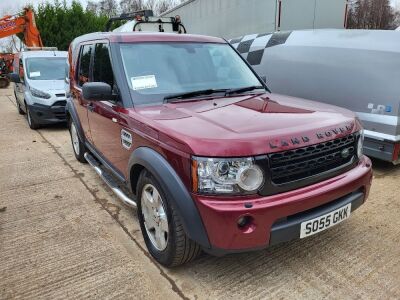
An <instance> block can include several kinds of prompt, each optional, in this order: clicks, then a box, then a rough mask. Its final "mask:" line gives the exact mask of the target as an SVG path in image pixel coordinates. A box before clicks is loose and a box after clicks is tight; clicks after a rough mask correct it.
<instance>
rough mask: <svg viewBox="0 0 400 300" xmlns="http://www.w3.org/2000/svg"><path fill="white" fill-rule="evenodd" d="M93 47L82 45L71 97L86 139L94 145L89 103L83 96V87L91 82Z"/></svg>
mask: <svg viewBox="0 0 400 300" xmlns="http://www.w3.org/2000/svg"><path fill="white" fill-rule="evenodd" d="M92 53H93V45H91V44H87V45H82V46H81V49H80V53H79V59H78V66H77V69H76V70H77V71H76V74H75V76H76V77H75V78H74V83H73V85H72V88H71V97H72V100H73V101H74V106H75V108H76V111H77V113H78V116H79V120H80V122H81V126H82V129H83V132H84V134H85V137H86V139H87V140H88V141H89V142H90V143H93V141H92V137H91V133H90V127H89V120H88V105H89V101H86V100H85V99H84V98H83V96H82V86H83V85H84V84H85V83H86V82H88V81H89V78H90V61H91V59H92Z"/></svg>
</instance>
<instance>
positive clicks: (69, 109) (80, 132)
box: [65, 99, 85, 141]
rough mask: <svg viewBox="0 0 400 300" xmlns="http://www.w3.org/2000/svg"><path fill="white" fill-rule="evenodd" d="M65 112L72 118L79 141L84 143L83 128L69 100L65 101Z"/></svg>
mask: <svg viewBox="0 0 400 300" xmlns="http://www.w3.org/2000/svg"><path fill="white" fill-rule="evenodd" d="M65 112H66V114H69V115H70V117H71V118H72V120H73V122H74V123H75V126H76V129H77V131H78V136H79V138H80V139H81V141H85V134H84V133H83V128H82V125H81V122H80V120H79V117H78V113H77V112H76V108H75V106H74V104H73V102H72V100H71V99H68V100H67V104H66V105H65Z"/></svg>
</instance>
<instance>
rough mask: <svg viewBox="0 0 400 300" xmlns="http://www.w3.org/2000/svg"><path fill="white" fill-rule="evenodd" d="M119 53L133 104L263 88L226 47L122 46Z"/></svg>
mask: <svg viewBox="0 0 400 300" xmlns="http://www.w3.org/2000/svg"><path fill="white" fill-rule="evenodd" d="M120 51H121V56H122V60H123V65H124V71H125V75H126V78H127V80H128V84H129V86H130V89H131V92H132V98H133V101H134V103H135V105H147V104H158V103H163V101H164V98H166V97H170V96H173V95H176V94H180V93H189V92H195V91H202V90H224V89H227V90H228V89H235V88H242V87H249V86H262V83H261V82H260V81H259V80H258V78H257V77H256V76H255V75H254V73H253V72H252V70H251V69H250V68H249V67H248V66H247V65H246V63H245V62H244V61H243V60H242V58H241V57H240V56H239V55H238V54H237V53H236V52H235V51H234V50H233V49H232V48H231V47H230V46H229V45H228V44H215V43H186V42H169V43H166V42H162V43H132V44H125V43H124V44H121V45H120ZM178 101H179V100H178Z"/></svg>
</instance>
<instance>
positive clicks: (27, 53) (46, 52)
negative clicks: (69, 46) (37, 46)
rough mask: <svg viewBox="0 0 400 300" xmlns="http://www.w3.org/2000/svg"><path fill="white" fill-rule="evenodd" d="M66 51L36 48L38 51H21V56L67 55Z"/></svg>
mask: <svg viewBox="0 0 400 300" xmlns="http://www.w3.org/2000/svg"><path fill="white" fill-rule="evenodd" d="M67 55H68V52H67V51H50V50H38V51H36V50H35V51H23V52H21V56H22V57H23V58H28V57H65V58H66V57H67Z"/></svg>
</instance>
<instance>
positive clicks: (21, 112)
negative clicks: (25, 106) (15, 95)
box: [17, 100, 25, 115]
mask: <svg viewBox="0 0 400 300" xmlns="http://www.w3.org/2000/svg"><path fill="white" fill-rule="evenodd" d="M17 109H18V113H19V114H20V115H24V114H25V112H24V111H23V110H22V108H21V104H19V102H18V100H17Z"/></svg>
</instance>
